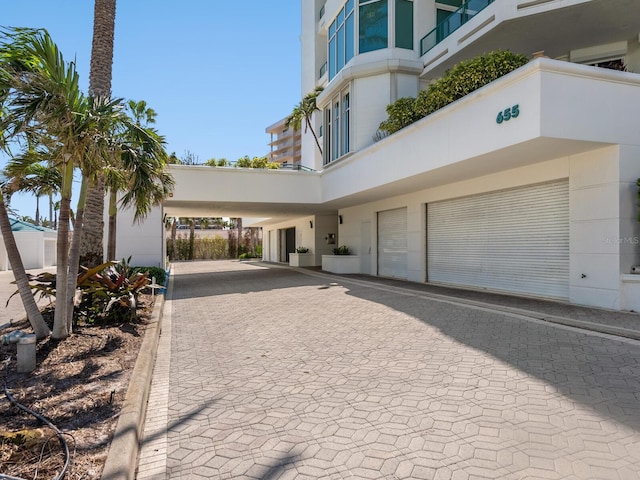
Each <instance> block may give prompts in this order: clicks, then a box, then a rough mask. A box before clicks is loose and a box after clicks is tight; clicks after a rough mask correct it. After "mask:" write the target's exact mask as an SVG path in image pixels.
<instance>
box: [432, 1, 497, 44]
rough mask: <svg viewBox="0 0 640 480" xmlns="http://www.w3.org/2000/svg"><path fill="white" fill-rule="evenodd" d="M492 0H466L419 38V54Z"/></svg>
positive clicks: (465, 21)
mask: <svg viewBox="0 0 640 480" xmlns="http://www.w3.org/2000/svg"><path fill="white" fill-rule="evenodd" d="M493 1H494V0H467V1H466V2H464V3H463V4H462V6H461V7H460V8H458V9H457V10H456V11H455V12H451V15H449V16H448V17H447V18H445V19H444V20H443V21H442V22H440V23H439V24H438V25H436V28H434V29H433V30H431V31H430V32H429V33H427V34H426V35H425V36H424V37H422V39H421V40H420V55H424V54H425V53H427V52H428V51H429V50H431V49H432V48H433V47H435V46H436V45H437V44H438V43H440V42H441V41H443V40H444V39H445V38H447V37H448V36H449V35H451V34H452V33H453V32H455V31H456V30H457V29H458V28H460V27H461V26H462V25H464V24H465V23H467V22H468V21H469V20H471V19H472V18H473V17H475V16H476V15H477V14H478V13H480V12H481V11H482V10H484V9H485V8H486V7H488V6H489V5H491V4H492V3H493Z"/></svg>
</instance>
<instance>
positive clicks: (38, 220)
mask: <svg viewBox="0 0 640 480" xmlns="http://www.w3.org/2000/svg"><path fill="white" fill-rule="evenodd" d="M35 224H36V225H40V195H36V218H35Z"/></svg>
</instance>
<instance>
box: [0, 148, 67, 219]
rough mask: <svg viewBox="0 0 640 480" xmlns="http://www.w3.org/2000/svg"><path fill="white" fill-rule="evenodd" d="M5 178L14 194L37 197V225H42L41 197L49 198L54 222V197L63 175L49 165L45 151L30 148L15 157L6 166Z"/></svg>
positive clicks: (50, 214)
mask: <svg viewBox="0 0 640 480" xmlns="http://www.w3.org/2000/svg"><path fill="white" fill-rule="evenodd" d="M4 176H5V177H7V179H8V180H9V183H10V187H11V190H12V192H16V191H22V192H31V193H33V194H34V195H35V196H36V213H35V222H34V223H35V224H36V225H40V197H41V196H43V195H47V196H49V221H52V220H53V214H52V212H51V210H52V209H53V195H54V194H56V193H58V192H59V191H60V187H61V185H62V175H61V174H60V171H59V170H58V169H56V168H53V167H52V166H51V165H49V164H48V162H47V154H46V152H45V151H44V150H42V149H36V148H30V149H28V150H27V151H26V152H24V153H23V154H22V155H17V156H14V157H13V158H11V160H10V161H9V163H8V164H7V165H6V166H5V169H4Z"/></svg>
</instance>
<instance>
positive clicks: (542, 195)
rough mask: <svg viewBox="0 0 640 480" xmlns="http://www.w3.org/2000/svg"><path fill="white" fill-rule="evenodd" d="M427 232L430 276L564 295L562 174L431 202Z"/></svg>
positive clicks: (566, 227) (564, 184)
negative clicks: (549, 179)
mask: <svg viewBox="0 0 640 480" xmlns="http://www.w3.org/2000/svg"><path fill="white" fill-rule="evenodd" d="M427 236H428V238H427V241H428V255H427V258H428V278H429V281H431V282H441V283H452V284H458V285H465V286H471V287H483V288H490V289H496V290H504V291H511V292H517V293H526V294H534V295H543V296H551V297H558V298H567V297H568V294H569V292H568V288H569V287H568V285H569V187H568V182H567V181H566V180H565V181H561V182H553V183H547V184H540V185H533V186H528V187H522V188H517V189H512V190H506V191H500V192H491V193H487V194H482V195H474V196H469V197H464V198H458V199H453V200H447V201H443V202H438V203H432V204H429V205H428V207H427Z"/></svg>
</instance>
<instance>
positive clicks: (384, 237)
mask: <svg viewBox="0 0 640 480" xmlns="http://www.w3.org/2000/svg"><path fill="white" fill-rule="evenodd" d="M407 272H408V268H407V209H406V208H397V209H394V210H386V211H384V212H378V275H379V276H381V277H392V278H401V279H405V280H406V279H407V278H408V273H407Z"/></svg>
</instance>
